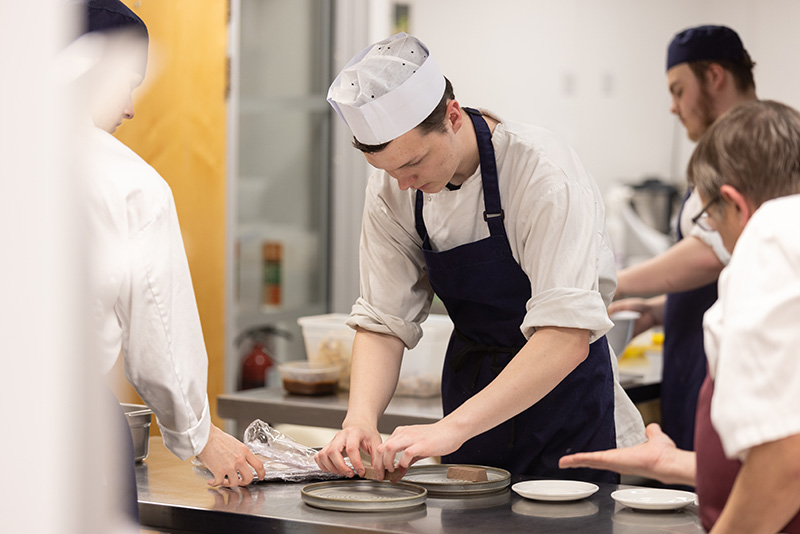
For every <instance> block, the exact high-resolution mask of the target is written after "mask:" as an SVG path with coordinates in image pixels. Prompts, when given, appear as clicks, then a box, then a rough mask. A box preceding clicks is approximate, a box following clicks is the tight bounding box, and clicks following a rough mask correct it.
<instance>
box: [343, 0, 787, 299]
mask: <svg viewBox="0 0 800 534" xmlns="http://www.w3.org/2000/svg"><path fill="white" fill-rule="evenodd" d="M400 1H403V2H404V3H407V4H409V5H410V6H411V20H410V25H411V28H410V32H411V33H412V34H414V35H416V36H417V37H419V38H420V39H422V40H423V41H424V42H425V43H426V44H427V45H428V46H429V47H430V48H431V50H432V52H433V55H434V57H435V58H436V61H437V63H438V64H439V66H440V68H441V69H442V70H443V72H444V73H445V75H447V76H448V78H450V80H451V81H452V82H453V84H454V86H455V92H456V97H457V98H458V100H459V102H461V103H462V104H464V105H471V106H478V107H485V108H488V109H491V110H492V111H494V112H496V113H498V114H500V115H501V116H502V117H504V118H505V119H508V120H515V121H521V122H529V123H532V124H537V125H540V126H544V127H546V128H549V129H551V130H553V131H555V132H557V133H559V134H561V135H562V136H564V138H565V139H566V140H567V141H568V142H569V143H571V144H572V145H573V146H574V147H575V149H576V150H577V151H578V153H579V154H580V155H581V157H582V158H583V160H584V162H585V163H586V165H587V167H588V168H589V169H590V170H591V172H592V174H593V175H594V177H595V179H596V180H597V182H598V184H599V185H600V187H601V189H602V190H604V191H605V190H608V189H609V188H610V187H611V186H612V185H613V184H615V183H616V182H618V181H625V182H637V181H639V180H640V179H642V178H643V177H645V176H658V177H661V178H664V179H668V180H672V181H675V182H680V183H681V184H682V183H683V180H684V178H683V177H684V169H685V167H686V162H687V161H688V159H689V156H690V154H691V151H692V148H693V144H692V143H690V142H689V141H688V140H687V139H686V134H685V131H684V129H683V126H682V125H681V124H680V122H679V121H678V120H677V119H676V118H675V117H674V116H672V115H671V114H670V113H669V106H670V98H669V94H668V92H667V88H666V74H665V66H666V65H665V63H666V49H667V45H668V44H669V41H670V40H671V39H672V36H673V35H674V34H675V33H677V32H678V31H680V30H682V29H684V28H686V27H689V26H696V25H699V24H725V25H728V26H731V27H732V28H734V29H736V30H737V31H738V32H739V34H740V36H741V37H742V40H743V41H744V44H745V47H746V48H747V49H748V51H749V52H750V55H751V56H752V57H753V59H754V61H756V63H757V65H756V69H755V76H756V84H757V88H758V94H759V96H760V97H761V98H773V99H777V100H781V101H783V102H786V103H787V104H790V105H793V106H795V107H798V108H800V72H798V71H797V69H795V68H794V66H795V65H796V64H797V57H798V56H799V55H800V35H798V32H796V30H795V25H796V21H798V20H800V2H797V1H796V0H759V1H756V0H491V1H486V0H400ZM388 4H389V0H343V1H341V2H339V5H338V7H337V16H338V17H340V19H339V20H338V21H337V23H336V27H337V30H338V33H339V38H340V39H344V40H346V42H347V45H345V46H342V45H341V44H339V45H338V46H337V47H336V50H337V52H338V55H337V56H336V58H335V61H334V63H335V65H334V71H335V72H334V73H332V74H333V75H335V74H336V72H338V69H340V68H341V66H342V65H343V64H344V62H346V61H347V59H349V57H350V56H351V55H352V54H353V53H355V52H356V51H358V50H360V47H361V46H366V44H367V42H362V41H363V40H364V39H365V38H366V37H369V42H372V41H376V40H378V39H380V38H383V37H385V36H388V34H389V28H390V21H388V20H382V19H381V17H383V18H384V19H386V18H389V17H390V16H391V10H390V9H389V7H390V6H389V5H388ZM342 18H344V19H347V20H344V21H343V20H342ZM362 24H368V25H369V28H363V27H361V25H362ZM381 31H383V32H384V33H381ZM336 123H337V126H336V131H335V133H334V140H335V142H336V143H337V144H336V145H335V147H334V154H333V155H334V195H335V196H334V201H333V212H334V240H335V241H334V246H333V249H332V255H333V258H334V265H333V278H332V279H333V284H334V296H333V299H332V308H333V310H334V311H341V312H347V311H349V309H350V306H351V305H352V303H353V302H354V301H355V298H356V297H357V296H358V262H357V259H358V236H359V226H360V220H361V208H362V202H363V198H364V196H363V187H364V185H363V184H364V183H365V181H366V173H367V170H366V167H365V166H362V165H361V160H359V159H358V158H360V157H361V156H360V154H357V153H356V151H355V150H353V149H352V147H351V146H350V144H349V141H350V137H349V132H347V131H346V127H344V126H343V125H342V124H340V123H341V121H339V120H338V119H336ZM337 139H338V141H337ZM618 241H619V240H618Z"/></svg>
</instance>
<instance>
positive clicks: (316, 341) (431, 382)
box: [297, 313, 453, 397]
mask: <svg viewBox="0 0 800 534" xmlns="http://www.w3.org/2000/svg"><path fill="white" fill-rule="evenodd" d="M348 317H349V316H348V315H347V314H344V313H329V314H326V315H315V316H310V317H300V318H298V319H297V322H298V324H299V325H300V327H301V328H302V330H303V340H304V341H305V347H306V356H307V358H308V361H309V362H312V363H317V364H328V365H330V364H333V365H337V364H341V365H343V367H342V374H341V375H340V377H339V387H340V388H343V389H349V387H350V358H351V356H352V353H353V338H354V337H355V330H353V329H351V328H350V327H349V326H347V325H346V324H345V321H346V320H347V318H348ZM452 331H453V323H452V321H451V320H450V318H449V317H448V316H447V315H436V314H431V315H429V316H428V318H427V319H426V320H425V322H424V323H422V332H423V335H422V339H421V340H420V342H419V343H418V344H417V346H416V347H414V349H412V350H406V351H405V354H404V355H403V365H402V367H401V368H400V378H399V381H398V384H397V390H396V392H395V394H396V395H403V396H410V397H434V396H436V395H439V393H440V390H441V384H442V366H443V365H444V356H445V352H446V351H447V344H448V342H449V341H450V334H451V332H452Z"/></svg>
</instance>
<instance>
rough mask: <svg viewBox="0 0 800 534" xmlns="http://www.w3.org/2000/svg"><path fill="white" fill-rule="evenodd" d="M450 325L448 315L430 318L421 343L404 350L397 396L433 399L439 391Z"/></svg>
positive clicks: (434, 315) (424, 328)
mask: <svg viewBox="0 0 800 534" xmlns="http://www.w3.org/2000/svg"><path fill="white" fill-rule="evenodd" d="M452 332H453V322H452V321H451V320H450V317H448V316H447V315H437V314H431V315H429V316H428V318H427V319H426V320H425V322H424V323H422V339H420V341H419V343H417V346H416V347H414V348H413V349H411V350H406V352H405V354H404V355H403V366H402V367H401V368H400V379H399V380H398V382H397V390H396V391H395V394H396V395H401V396H406V397H435V396H436V395H439V394H440V393H441V390H442V367H443V366H444V356H445V352H447V344H448V343H449V342H450V334H451V333H452Z"/></svg>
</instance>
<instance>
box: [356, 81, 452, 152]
mask: <svg viewBox="0 0 800 534" xmlns="http://www.w3.org/2000/svg"><path fill="white" fill-rule="evenodd" d="M454 99H455V94H454V93H453V85H452V84H451V83H450V80H448V79H447V77H445V79H444V94H443V95H442V99H441V100H440V101H439V103H438V104H436V107H435V108H433V111H431V113H430V115H428V116H427V117H426V118H425V120H423V121H422V122H421V123H419V124H418V125H417V126H415V128H419V130H420V133H422V134H423V135H425V134H429V133H431V132H445V131H447V127H446V126H445V125H444V119H445V114H446V113H447V102H449V101H450V100H454ZM391 142H392V141H387V142H385V143H382V144H380V145H365V144H364V143H362V142H360V141H359V140H358V139H356V138H355V137H353V146H354V147H356V148H357V149H359V150H360V151H361V152H365V153H367V154H373V153H375V152H380V151H381V150H383V149H384V148H386V146H387V145H388V144H389V143H391Z"/></svg>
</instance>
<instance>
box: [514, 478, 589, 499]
mask: <svg viewBox="0 0 800 534" xmlns="http://www.w3.org/2000/svg"><path fill="white" fill-rule="evenodd" d="M511 489H512V490H513V491H515V492H517V493H518V494H520V495H522V496H523V497H525V498H526V499H533V500H537V501H577V500H579V499H585V498H586V497H588V496H589V495H592V494H594V493H595V492H597V490H599V489H600V488H599V487H598V486H597V485H595V484H592V483H591V482H581V481H579V480H526V481H524V482H517V483H516V484H514V485H513V486H511Z"/></svg>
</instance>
